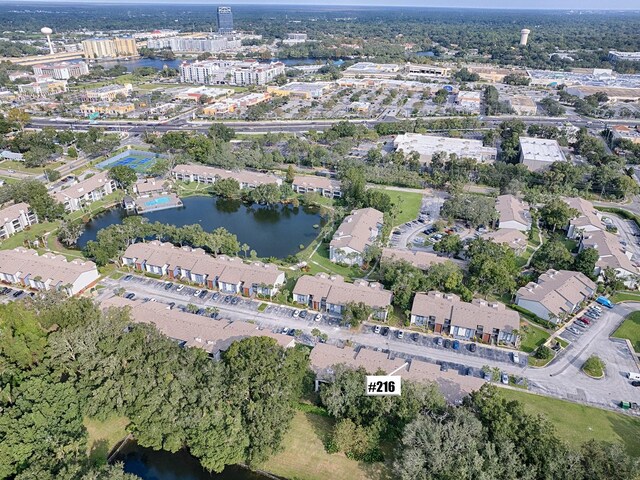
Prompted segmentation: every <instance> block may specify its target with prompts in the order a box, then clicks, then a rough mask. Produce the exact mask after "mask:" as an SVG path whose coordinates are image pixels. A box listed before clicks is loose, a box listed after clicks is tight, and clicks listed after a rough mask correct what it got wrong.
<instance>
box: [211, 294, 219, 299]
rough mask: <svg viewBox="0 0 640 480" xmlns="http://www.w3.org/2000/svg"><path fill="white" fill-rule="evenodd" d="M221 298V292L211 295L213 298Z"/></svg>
mask: <svg viewBox="0 0 640 480" xmlns="http://www.w3.org/2000/svg"><path fill="white" fill-rule="evenodd" d="M219 298H220V294H219V293H218V292H216V293H214V294H213V295H211V300H218V299H219Z"/></svg>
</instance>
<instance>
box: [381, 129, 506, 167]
mask: <svg viewBox="0 0 640 480" xmlns="http://www.w3.org/2000/svg"><path fill="white" fill-rule="evenodd" d="M393 145H394V147H395V148H396V150H400V151H402V152H404V153H405V155H409V154H411V153H413V152H418V154H419V155H420V163H422V164H424V165H430V164H431V159H432V157H433V155H435V154H436V153H440V152H444V153H446V154H455V155H457V156H458V157H459V158H472V159H474V160H476V161H477V162H478V163H492V162H494V161H495V159H496V156H497V150H496V149H495V148H494V147H485V146H484V145H483V144H482V141H481V140H469V139H466V138H449V137H436V136H433V135H423V134H420V133H405V134H402V135H398V136H397V137H396V138H395V140H394V141H393Z"/></svg>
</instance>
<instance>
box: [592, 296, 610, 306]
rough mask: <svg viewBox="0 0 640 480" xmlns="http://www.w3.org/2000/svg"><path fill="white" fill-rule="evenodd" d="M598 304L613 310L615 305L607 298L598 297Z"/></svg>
mask: <svg viewBox="0 0 640 480" xmlns="http://www.w3.org/2000/svg"><path fill="white" fill-rule="evenodd" d="M596 302H598V303H599V304H600V305H603V306H605V307H607V308H613V303H611V300H609V299H608V298H607V297H598V298H596Z"/></svg>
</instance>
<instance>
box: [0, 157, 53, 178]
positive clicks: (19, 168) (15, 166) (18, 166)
mask: <svg viewBox="0 0 640 480" xmlns="http://www.w3.org/2000/svg"><path fill="white" fill-rule="evenodd" d="M64 163H65V162H52V163H47V165H45V166H43V167H35V168H28V167H25V165H24V162H17V161H14V160H4V161H2V162H1V163H0V167H1V168H3V169H5V170H15V171H16V172H24V173H30V174H32V175H41V174H42V173H44V169H45V168H51V169H54V168H58V167H59V166H60V165H64Z"/></svg>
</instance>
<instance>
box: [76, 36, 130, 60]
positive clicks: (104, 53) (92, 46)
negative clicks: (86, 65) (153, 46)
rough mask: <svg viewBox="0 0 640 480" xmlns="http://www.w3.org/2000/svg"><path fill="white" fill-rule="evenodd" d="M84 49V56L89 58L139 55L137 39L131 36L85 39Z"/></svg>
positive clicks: (83, 42)
mask: <svg viewBox="0 0 640 480" xmlns="http://www.w3.org/2000/svg"><path fill="white" fill-rule="evenodd" d="M82 50H83V52H84V57H85V58H87V59H89V60H97V59H103V58H118V57H137V56H138V47H137V46H136V41H135V39H134V38H129V37H115V38H94V39H91V40H83V41H82Z"/></svg>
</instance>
